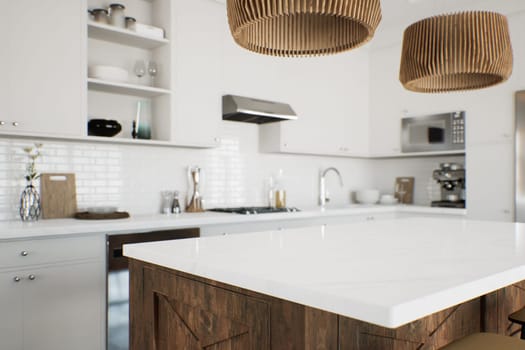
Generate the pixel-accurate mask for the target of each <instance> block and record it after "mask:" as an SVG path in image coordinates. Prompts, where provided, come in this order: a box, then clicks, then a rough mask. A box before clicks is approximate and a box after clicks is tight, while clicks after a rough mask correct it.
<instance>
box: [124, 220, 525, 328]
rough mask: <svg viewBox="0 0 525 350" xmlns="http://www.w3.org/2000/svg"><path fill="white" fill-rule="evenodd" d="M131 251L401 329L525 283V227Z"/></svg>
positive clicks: (358, 232)
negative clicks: (413, 322)
mask: <svg viewBox="0 0 525 350" xmlns="http://www.w3.org/2000/svg"><path fill="white" fill-rule="evenodd" d="M124 254H125V255H126V256H128V257H131V258H135V259H138V260H141V261H145V262H149V263H153V264H156V265H160V266H164V267H168V268H171V269H175V270H179V271H183V272H186V273H190V274H193V275H197V276H201V277H205V278H208V279H213V280H217V281H220V282H223V283H227V284H230V285H234V286H238V287H242V288H245V289H249V290H253V291H255V292H259V293H263V294H267V295H270V296H273V297H277V298H280V299H285V300H288V301H292V302H296V303H299V304H303V305H307V306H311V307H314V308H318V309H321V310H325V311H330V312H333V313H336V314H340V315H343V316H346V317H350V318H354V319H358V320H361V321H365V322H369V323H373V324H376V325H379V326H383V327H389V328H396V327H399V326H402V325H404V324H406V323H409V322H412V321H414V320H417V319H419V318H422V317H424V316H427V315H430V314H432V313H435V312H437V311H440V310H443V309H445V308H448V307H451V306H454V305H456V304H459V303H463V302H466V301H468V300H470V299H473V298H476V297H479V296H481V295H484V294H487V293H490V292H492V291H494V290H497V289H500V288H503V287H505V286H507V285H510V284H512V283H515V282H518V281H521V280H525V225H524V224H513V223H499V222H486V221H469V220H458V219H441V218H440V219H433V218H407V219H397V220H386V221H376V222H362V223H354V224H351V225H348V224H344V225H328V226H312V227H306V228H298V229H289V230H283V231H274V232H258V233H251V234H244V235H230V236H220V237H205V238H198V239H188V240H179V241H164V242H153V243H144V244H137V245H127V246H125V248H124Z"/></svg>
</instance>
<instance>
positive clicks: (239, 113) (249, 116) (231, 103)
mask: <svg viewBox="0 0 525 350" xmlns="http://www.w3.org/2000/svg"><path fill="white" fill-rule="evenodd" d="M222 119H223V120H231V121H237V122H244V123H255V124H266V123H273V122H280V121H283V120H295V119H297V116H296V114H295V112H294V111H293V109H292V107H290V105H288V104H286V103H279V102H271V101H264V100H259V99H255V98H249V97H242V96H235V95H224V96H222Z"/></svg>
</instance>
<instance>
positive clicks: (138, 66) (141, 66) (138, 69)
mask: <svg viewBox="0 0 525 350" xmlns="http://www.w3.org/2000/svg"><path fill="white" fill-rule="evenodd" d="M134 72H135V75H136V76H137V77H138V78H142V77H143V76H144V75H146V63H145V62H144V60H137V61H136V62H135V68H134Z"/></svg>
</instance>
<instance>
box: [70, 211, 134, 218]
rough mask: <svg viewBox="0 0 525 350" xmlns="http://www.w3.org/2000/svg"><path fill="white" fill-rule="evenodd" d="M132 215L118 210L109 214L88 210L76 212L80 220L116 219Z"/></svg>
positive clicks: (76, 216)
mask: <svg viewBox="0 0 525 350" xmlns="http://www.w3.org/2000/svg"><path fill="white" fill-rule="evenodd" d="M129 217H130V215H129V213H128V212H126V211H116V212H114V213H108V214H95V213H89V212H87V211H85V212H80V213H76V214H75V219H79V220H116V219H127V218H129Z"/></svg>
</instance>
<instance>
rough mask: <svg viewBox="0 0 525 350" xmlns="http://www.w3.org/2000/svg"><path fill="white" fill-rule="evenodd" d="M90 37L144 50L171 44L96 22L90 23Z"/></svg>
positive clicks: (165, 40) (164, 40)
mask: <svg viewBox="0 0 525 350" xmlns="http://www.w3.org/2000/svg"><path fill="white" fill-rule="evenodd" d="M88 36H89V37H90V38H93V39H98V40H104V41H109V42H112V43H115V44H121V45H126V46H133V47H138V48H142V49H147V50H150V49H154V48H157V47H160V46H163V45H166V44H168V43H169V40H168V39H159V38H152V37H149V36H145V35H142V34H137V33H135V32H133V31H131V30H128V29H122V28H118V27H113V26H110V25H106V24H100V23H96V22H89V23H88Z"/></svg>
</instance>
